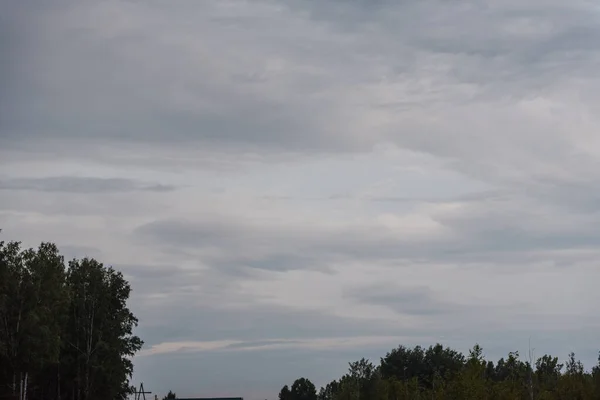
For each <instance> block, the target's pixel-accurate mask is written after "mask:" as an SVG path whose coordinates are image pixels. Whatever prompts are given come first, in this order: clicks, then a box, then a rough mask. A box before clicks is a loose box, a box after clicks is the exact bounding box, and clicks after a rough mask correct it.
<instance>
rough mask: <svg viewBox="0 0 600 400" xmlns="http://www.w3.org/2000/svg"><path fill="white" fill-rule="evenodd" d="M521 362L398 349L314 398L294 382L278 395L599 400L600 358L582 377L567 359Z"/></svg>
mask: <svg viewBox="0 0 600 400" xmlns="http://www.w3.org/2000/svg"><path fill="white" fill-rule="evenodd" d="M526 358H527V360H525V361H523V360H521V358H520V356H519V353H518V352H511V353H509V354H508V356H507V357H506V358H504V357H503V358H501V359H500V360H498V361H497V362H495V363H494V362H493V361H491V360H486V359H485V357H484V355H483V349H482V348H481V347H480V346H479V345H475V346H474V347H473V348H472V349H471V350H470V351H469V354H468V355H467V356H465V355H463V354H461V353H460V352H458V351H455V350H452V349H450V348H448V347H444V346H443V345H441V344H436V345H435V346H429V347H428V348H423V347H421V346H416V347H414V348H408V347H404V346H399V347H397V348H395V349H393V350H391V351H390V352H388V353H387V354H386V355H385V357H382V358H381V360H380V363H379V365H375V364H373V363H372V362H370V361H369V360H366V359H364V358H363V359H361V360H359V361H356V362H351V363H349V369H348V372H347V373H346V374H345V375H344V376H342V377H340V378H339V379H336V380H333V381H332V382H330V383H328V384H327V385H326V386H325V387H322V388H321V389H320V391H318V392H317V390H316V388H315V386H314V384H313V383H312V382H311V381H310V380H308V379H306V378H299V379H297V380H296V381H295V382H294V383H293V384H292V386H291V388H290V387H288V386H287V385H285V386H284V387H283V388H282V389H281V391H280V392H279V400H409V399H410V400H416V399H423V400H426V399H435V400H520V399H523V400H534V399H537V400H597V399H600V357H599V358H598V364H597V365H596V366H594V367H593V368H592V369H591V370H590V371H585V369H584V366H583V364H582V363H581V362H580V361H578V360H577V359H576V358H575V354H574V353H571V354H569V356H568V358H567V360H566V361H565V362H564V363H560V362H559V359H558V358H557V357H553V356H551V355H547V354H546V355H543V356H542V357H539V358H537V359H535V360H534V357H533V353H532V354H528V356H527V357H526Z"/></svg>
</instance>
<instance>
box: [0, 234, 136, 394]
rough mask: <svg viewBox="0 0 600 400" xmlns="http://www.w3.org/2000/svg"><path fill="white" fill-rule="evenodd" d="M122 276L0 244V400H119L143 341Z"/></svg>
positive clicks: (89, 263) (50, 250)
mask: <svg viewBox="0 0 600 400" xmlns="http://www.w3.org/2000/svg"><path fill="white" fill-rule="evenodd" d="M130 292H131V288H130V286H129V284H128V283H127V281H126V280H125V279H124V278H123V275H122V274H121V273H119V272H117V271H115V270H114V269H112V268H106V267H104V266H103V265H102V264H100V263H98V262H97V261H95V260H91V259H83V260H81V261H79V260H73V261H72V262H70V263H69V268H68V270H66V269H65V264H64V259H63V257H62V256H61V255H60V254H59V251H58V248H57V247H56V246H55V245H54V244H51V243H42V244H41V245H40V246H39V248H38V249H28V250H22V249H21V247H20V243H18V242H10V243H7V244H5V243H3V242H0V397H2V396H3V395H6V394H10V395H12V396H13V397H15V398H19V399H20V400H27V399H30V400H37V399H60V400H95V399H124V398H125V397H127V395H128V394H129V393H130V387H129V383H128V380H129V378H130V377H131V374H132V371H133V364H132V362H131V357H132V356H133V355H134V354H135V352H137V351H138V350H139V349H140V348H141V346H142V341H141V340H140V339H139V338H138V337H137V336H135V335H133V328H134V327H135V326H136V325H137V319H136V318H135V316H134V315H133V314H132V313H131V312H130V310H129V309H128V308H127V304H126V303H127V300H128V298H129V294H130Z"/></svg>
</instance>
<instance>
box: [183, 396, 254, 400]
mask: <svg viewBox="0 0 600 400" xmlns="http://www.w3.org/2000/svg"><path fill="white" fill-rule="evenodd" d="M177 400H244V399H243V398H242V397H196V398H187V399H180V398H179V397H178V398H177Z"/></svg>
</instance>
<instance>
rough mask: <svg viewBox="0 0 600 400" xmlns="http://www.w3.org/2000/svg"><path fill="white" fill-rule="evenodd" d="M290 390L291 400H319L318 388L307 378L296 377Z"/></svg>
mask: <svg viewBox="0 0 600 400" xmlns="http://www.w3.org/2000/svg"><path fill="white" fill-rule="evenodd" d="M290 392H291V393H290V396H291V397H290V398H291V400H317V389H316V388H315V385H314V384H313V383H312V382H311V381H310V380H308V379H306V378H299V379H296V380H295V381H294V383H293V384H292V388H291V390H290Z"/></svg>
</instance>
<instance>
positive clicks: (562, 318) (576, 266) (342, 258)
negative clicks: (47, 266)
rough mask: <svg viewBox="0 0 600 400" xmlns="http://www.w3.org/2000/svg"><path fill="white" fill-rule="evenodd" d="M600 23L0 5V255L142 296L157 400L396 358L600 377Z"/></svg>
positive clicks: (591, 10)
mask: <svg viewBox="0 0 600 400" xmlns="http://www.w3.org/2000/svg"><path fill="white" fill-rule="evenodd" d="M599 12H600V10H599V9H598V7H597V5H595V4H594V3H593V2H590V1H586V0H577V1H572V2H568V3H567V2H558V1H553V0H552V1H549V0H545V1H538V0H535V1H529V2H526V3H524V2H517V1H502V2H499V1H497V2H492V1H487V0H472V1H461V2H451V3H449V2H443V1H438V0H426V1H419V2H406V1H401V2H398V1H386V0H381V1H379V0H378V1H363V0H357V1H351V2H348V1H339V0H327V1H294V0H289V1H271V0H260V1H252V2H249V1H242V0H225V1H222V0H219V1H208V0H207V1H193V0H183V1H178V2H176V3H173V2H160V1H146V2H135V1H128V2H125V1H117V0H108V1H87V2H75V1H72V0H59V1H55V2H51V3H48V2H42V1H28V2H20V1H16V0H15V1H9V2H8V3H7V5H6V12H3V13H2V15H0V30H1V32H0V33H2V34H0V51H1V52H2V54H7V55H8V56H7V57H3V58H2V59H1V60H0V84H1V85H2V87H3V90H2V91H1V93H0V166H1V168H0V228H2V238H3V239H16V240H22V241H24V243H25V244H26V245H32V246H33V245H36V244H37V243H39V242H40V241H42V240H50V241H55V242H57V244H58V245H59V246H61V248H63V249H64V251H65V253H66V255H67V256H68V257H81V256H85V255H90V256H93V257H97V258H99V259H100V260H102V261H104V262H105V263H107V264H111V265H114V266H115V267H117V268H119V269H120V270H122V271H123V272H124V273H125V274H126V275H127V277H128V279H130V281H131V282H132V285H133V288H134V293H133V297H132V307H133V309H134V311H135V313H136V314H137V315H138V316H139V317H140V321H141V325H140V327H139V333H140V335H142V336H143V338H144V339H145V340H146V342H147V347H146V348H145V350H144V355H143V356H140V357H139V358H137V359H136V367H137V372H136V376H135V379H136V380H138V381H139V380H143V381H144V382H145V384H146V385H147V386H148V387H150V382H152V383H151V386H152V388H151V390H153V391H154V392H157V393H162V392H166V391H168V390H170V389H173V390H176V391H177V393H178V394H180V395H226V394H227V395H243V396H245V397H246V398H250V399H252V398H261V399H263V398H265V396H266V397H274V395H275V394H276V391H277V390H278V388H279V387H281V386H282V385H283V384H286V383H287V384H289V383H290V382H291V380H293V379H295V378H296V377H298V376H300V375H308V376H309V377H310V378H311V379H313V380H314V381H315V382H316V383H318V384H323V383H326V381H328V380H330V379H332V378H334V377H336V376H337V375H339V373H341V372H342V371H343V370H344V369H345V368H346V362H347V361H351V360H352V359H353V358H360V357H362V356H368V357H372V358H375V359H376V358H377V357H378V356H381V355H383V354H384V353H385V352H386V351H387V350H389V349H391V348H392V347H393V346H395V345H397V344H398V343H400V342H402V343H404V344H409V345H410V344H432V343H433V342H436V341H441V342H443V343H445V344H448V345H451V346H456V347H457V348H459V349H460V350H466V349H467V348H468V347H470V346H471V345H473V344H474V343H475V342H476V341H477V342H479V343H480V344H481V345H482V346H483V347H484V349H486V350H487V354H488V355H490V356H491V357H500V356H502V355H505V354H506V353H507V352H508V351H512V350H516V349H522V348H524V347H525V346H527V341H528V338H529V337H531V338H532V342H533V343H534V344H535V347H536V349H537V350H536V352H546V351H547V352H553V353H556V355H558V356H561V357H564V356H565V355H566V354H567V352H568V351H571V350H574V351H576V352H578V353H579V355H580V356H581V358H582V359H583V361H585V362H587V363H588V365H589V364H591V363H592V362H593V361H594V360H595V354H596V349H597V347H598V343H597V338H595V337H594V332H595V333H597V331H598V329H599V328H600V326H598V323H597V321H598V317H599V316H600V315H599V313H598V311H597V307H595V304H598V301H600V295H599V294H598V291H597V288H596V285H595V282H597V279H598V278H600V271H599V270H598V269H597V268H596V260H597V259H598V256H599V255H600V251H599V250H598V245H599V244H600V235H598V232H597V226H598V224H599V223H600V184H599V182H600V172H599V171H600V168H599V166H600V139H599V138H600V137H599V136H598V135H597V131H598V128H599V127H600V121H599V120H598V115H600V113H598V110H597V107H598V106H597V104H600V103H599V102H598V101H597V100H598V93H599V89H600V80H599V79H598V76H597V70H598V68H597V66H598V62H599V61H600V44H599V43H600V40H599V39H600V28H598V27H599V26H600V25H599V24H598V22H599V21H598V18H599ZM25 26H26V27H27V29H25V28H24V27H25ZM248 350H252V351H248ZM166 364H167V365H170V366H172V367H170V368H169V372H168V373H164V368H162V367H157V365H161V366H164V365H166ZM190 371H202V373H203V375H202V376H203V378H202V379H201V381H199V378H198V377H197V376H192V375H191V372H190ZM223 371H227V376H228V377H231V378H232V379H234V380H236V382H237V383H236V385H237V386H235V385H234V386H232V385H231V381H230V380H229V381H225V380H223V379H222V378H220V376H221V375H222V374H223V373H224V372H223ZM231 390H239V391H244V393H237V392H236V393H229V392H228V391H231ZM226 392H227V393H226Z"/></svg>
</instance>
